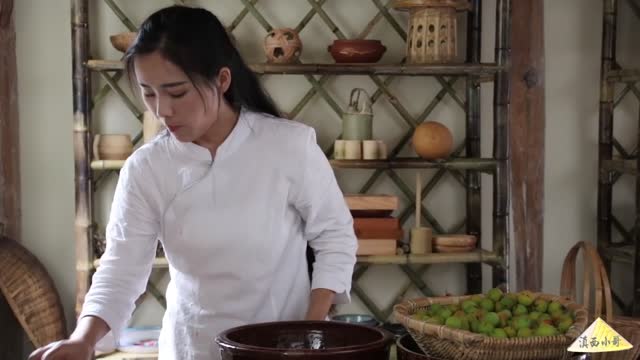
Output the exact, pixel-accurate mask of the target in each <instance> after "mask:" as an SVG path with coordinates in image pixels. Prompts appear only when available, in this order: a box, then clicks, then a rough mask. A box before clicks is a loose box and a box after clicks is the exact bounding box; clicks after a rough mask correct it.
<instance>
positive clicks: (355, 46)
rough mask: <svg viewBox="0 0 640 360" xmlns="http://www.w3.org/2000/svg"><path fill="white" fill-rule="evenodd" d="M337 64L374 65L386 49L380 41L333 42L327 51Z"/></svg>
mask: <svg viewBox="0 0 640 360" xmlns="http://www.w3.org/2000/svg"><path fill="white" fill-rule="evenodd" d="M327 50H328V51H329V53H331V56H332V57H333V59H334V60H335V61H336V62H337V63H374V62H377V61H378V60H380V58H382V55H383V54H384V52H385V51H387V48H386V47H385V46H384V45H382V43H381V42H380V40H363V39H359V40H334V42H333V44H332V45H330V46H329V47H328V49H327Z"/></svg>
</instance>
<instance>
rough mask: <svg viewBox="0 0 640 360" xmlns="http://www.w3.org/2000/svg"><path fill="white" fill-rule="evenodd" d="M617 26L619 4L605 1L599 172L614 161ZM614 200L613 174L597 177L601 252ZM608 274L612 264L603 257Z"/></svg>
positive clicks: (608, 236) (605, 244) (608, 243)
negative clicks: (613, 77) (612, 78)
mask: <svg viewBox="0 0 640 360" xmlns="http://www.w3.org/2000/svg"><path fill="white" fill-rule="evenodd" d="M617 23H618V0H604V1H603V10H602V46H601V50H600V51H601V54H600V57H601V60H600V61H601V63H600V111H599V120H598V169H602V168H603V167H604V163H605V162H606V161H608V160H611V158H612V157H613V107H614V104H613V102H614V94H615V83H614V82H613V81H610V80H609V79H607V74H608V73H609V71H611V70H612V69H613V68H614V67H615V63H616V28H617ZM612 198H613V181H612V174H611V172H609V171H602V170H601V171H599V173H598V250H600V251H602V250H604V249H606V248H607V247H609V246H611V243H612V239H611V230H612V214H611V202H612ZM603 261H604V263H605V267H606V269H607V272H608V273H611V261H610V259H609V258H608V257H603Z"/></svg>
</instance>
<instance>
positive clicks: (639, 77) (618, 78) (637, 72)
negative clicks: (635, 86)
mask: <svg viewBox="0 0 640 360" xmlns="http://www.w3.org/2000/svg"><path fill="white" fill-rule="evenodd" d="M607 80H609V81H615V82H627V83H636V82H639V81H640V69H619V70H609V71H608V72H607Z"/></svg>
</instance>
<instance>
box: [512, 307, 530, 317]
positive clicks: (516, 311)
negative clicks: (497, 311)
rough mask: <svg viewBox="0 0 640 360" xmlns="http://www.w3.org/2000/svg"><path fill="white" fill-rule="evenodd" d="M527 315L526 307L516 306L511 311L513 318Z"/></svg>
mask: <svg viewBox="0 0 640 360" xmlns="http://www.w3.org/2000/svg"><path fill="white" fill-rule="evenodd" d="M528 313H529V311H528V310H527V307H526V306H524V305H522V304H518V305H516V307H515V308H514V309H513V316H520V315H527V314H528Z"/></svg>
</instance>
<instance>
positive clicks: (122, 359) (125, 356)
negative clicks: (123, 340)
mask: <svg viewBox="0 0 640 360" xmlns="http://www.w3.org/2000/svg"><path fill="white" fill-rule="evenodd" d="M96 359H97V360H156V359H158V354H132V353H123V352H120V351H116V352H114V353H110V354H105V355H98V356H96Z"/></svg>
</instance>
